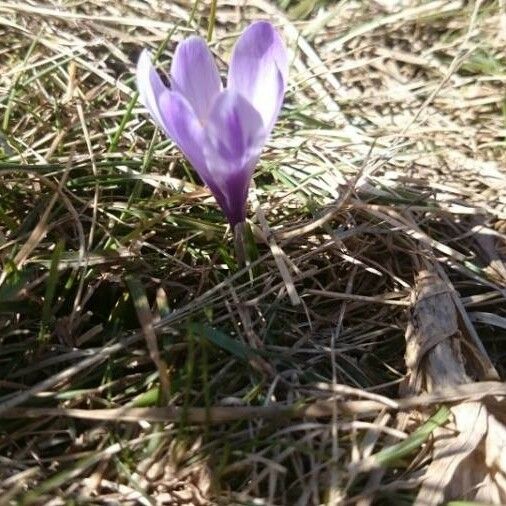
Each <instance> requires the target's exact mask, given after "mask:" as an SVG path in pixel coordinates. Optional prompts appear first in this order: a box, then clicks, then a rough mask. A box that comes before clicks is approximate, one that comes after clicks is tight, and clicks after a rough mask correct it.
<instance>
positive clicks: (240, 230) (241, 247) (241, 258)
mask: <svg viewBox="0 0 506 506" xmlns="http://www.w3.org/2000/svg"><path fill="white" fill-rule="evenodd" d="M245 225H246V224H245V222H244V221H241V222H240V223H236V224H235V225H234V247H235V256H236V260H237V266H238V267H239V269H242V268H243V267H246V245H245V242H244V241H245V237H244V227H245Z"/></svg>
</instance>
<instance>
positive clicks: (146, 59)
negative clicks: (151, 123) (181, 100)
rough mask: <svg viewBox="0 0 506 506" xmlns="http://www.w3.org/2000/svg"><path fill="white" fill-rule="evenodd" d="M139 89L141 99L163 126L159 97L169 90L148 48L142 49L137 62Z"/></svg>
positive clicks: (159, 124) (160, 125)
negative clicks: (154, 64) (152, 60)
mask: <svg viewBox="0 0 506 506" xmlns="http://www.w3.org/2000/svg"><path fill="white" fill-rule="evenodd" d="M136 80H137V89H138V90H139V100H140V102H141V103H142V105H143V106H144V107H146V109H147V110H148V111H149V112H150V114H151V116H152V117H153V119H154V120H155V121H156V123H157V124H158V126H159V127H163V118H162V114H161V112H160V110H159V108H158V98H159V97H160V95H161V94H162V93H163V92H164V91H167V87H166V86H165V84H163V81H162V80H161V78H160V76H159V75H158V72H157V71H156V69H155V67H154V66H153V64H152V63H151V55H150V54H149V51H147V50H146V49H145V50H144V51H142V53H141V55H140V56H139V60H138V62H137V72H136Z"/></svg>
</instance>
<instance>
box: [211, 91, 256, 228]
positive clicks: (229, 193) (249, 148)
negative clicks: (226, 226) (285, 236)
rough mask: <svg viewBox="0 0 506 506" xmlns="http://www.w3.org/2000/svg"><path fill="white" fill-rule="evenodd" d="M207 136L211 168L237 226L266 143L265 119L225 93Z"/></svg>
mask: <svg viewBox="0 0 506 506" xmlns="http://www.w3.org/2000/svg"><path fill="white" fill-rule="evenodd" d="M205 134H206V142H205V144H204V154H205V158H206V164H207V168H208V171H209V174H210V176H211V177H212V179H213V181H214V182H215V183H216V185H217V186H218V188H219V189H220V190H221V192H222V194H223V195H224V197H225V203H224V204H222V207H223V208H224V212H225V214H226V215H227V218H228V220H229V221H230V224H231V225H235V224H236V223H239V222H241V221H244V219H245V213H246V199H247V196H248V187H249V184H250V181H251V176H252V174H253V170H254V168H255V165H256V163H257V161H258V158H259V156H260V152H261V150H262V147H263V144H264V142H265V130H264V126H263V123H262V118H261V117H260V114H259V113H258V112H257V111H256V109H255V108H254V107H253V106H252V105H251V104H250V103H249V102H248V101H247V100H246V99H245V98H244V97H242V96H241V95H240V94H239V93H237V92H235V91H231V90H225V91H223V92H222V93H220V95H219V96H218V97H217V99H216V101H215V104H214V107H213V109H212V111H211V113H210V115H209V118H208V122H207V124H206V127H205Z"/></svg>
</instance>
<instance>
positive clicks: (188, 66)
mask: <svg viewBox="0 0 506 506" xmlns="http://www.w3.org/2000/svg"><path fill="white" fill-rule="evenodd" d="M170 84H171V88H172V90H173V91H176V92H178V93H180V94H181V95H183V96H184V97H185V98H186V100H188V102H189V103H190V105H191V106H192V107H193V110H194V111H195V113H196V114H197V117H198V118H199V120H200V121H201V122H202V123H203V122H205V121H206V119H207V116H208V115H209V112H210V110H211V108H212V106H213V103H214V100H215V98H216V97H217V95H218V94H219V93H220V91H221V88H222V85H221V80H220V75H219V73H218V68H217V67H216V63H215V61H214V58H213V55H212V54H211V51H209V48H208V47H207V44H206V42H205V41H204V39H202V38H201V37H196V36H193V37H189V38H188V39H186V40H184V41H182V42H180V43H179V44H178V46H177V48H176V51H175V53H174V58H173V60H172V65H171V68H170Z"/></svg>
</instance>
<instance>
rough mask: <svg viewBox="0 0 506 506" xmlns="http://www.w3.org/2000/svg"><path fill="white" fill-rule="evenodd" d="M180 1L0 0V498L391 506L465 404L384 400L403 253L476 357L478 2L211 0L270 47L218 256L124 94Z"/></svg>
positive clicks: (498, 277)
mask: <svg viewBox="0 0 506 506" xmlns="http://www.w3.org/2000/svg"><path fill="white" fill-rule="evenodd" d="M208 4H209V2H204V1H201V2H198V3H197V4H196V9H195V11H194V13H193V14H194V15H192V12H193V11H192V7H193V4H192V3H190V2H185V1H183V0H180V1H178V2H162V1H156V0H152V1H140V0H132V1H126V0H125V1H122V2H117V3H114V2H108V3H106V2H104V3H102V2H94V1H92V0H89V1H84V0H83V1H79V2H70V3H69V2H67V3H60V2H56V1H54V2H52V3H42V2H37V1H31V2H15V1H11V2H0V37H1V40H2V44H1V46H0V111H1V117H2V118H3V119H2V130H1V132H0V155H1V158H0V174H1V178H2V179H1V184H0V259H1V262H2V274H1V277H0V282H1V285H0V363H1V366H2V367H1V368H2V372H1V373H0V391H1V397H0V417H1V421H0V490H1V499H0V504H10V503H12V504H18V503H19V504H51V505H56V504H146V505H149V504H266V505H267V504H268V505H285V504H286V505H301V506H302V505H306V504H308V505H312V504H315V505H316V504H322V503H327V504H359V505H361V506H365V505H366V504H371V503H374V504H396V505H397V504H399V505H400V504H411V503H412V502H413V500H414V497H415V496H416V491H417V489H418V487H419V486H420V483H421V477H422V476H423V472H424V470H425V469H426V468H427V465H428V463H429V462H430V448H431V445H430V441H431V434H432V433H433V431H434V429H435V428H436V427H437V426H438V425H441V424H443V423H445V422H446V420H447V419H448V416H449V412H448V410H446V408H445V407H444V401H445V400H448V402H449V401H455V400H460V399H466V398H469V397H472V396H473V394H472V393H471V392H467V393H464V394H462V395H461V396H460V397H458V396H457V397H455V395H454V396H453V397H451V396H450V395H448V396H446V394H444V395H443V394H440V395H439V396H434V397H432V398H430V399H428V398H427V397H425V398H424V397H423V396H420V397H419V398H417V397H411V398H410V399H399V398H400V397H402V393H403V391H402V389H401V390H399V386H400V385H402V384H403V383H405V381H404V380H405V377H406V370H407V369H406V364H405V360H404V351H405V338H404V334H405V329H406V326H407V323H408V320H409V318H410V311H409V308H410V305H411V293H412V290H413V287H414V284H415V279H416V277H417V276H418V274H419V272H420V271H421V270H423V269H426V268H430V269H431V270H433V271H435V272H437V273H438V275H439V276H440V277H441V278H442V279H444V280H445V283H446V286H447V288H448V290H450V291H451V293H453V294H454V297H455V301H456V303H457V305H460V309H459V310H460V313H459V318H460V320H461V321H460V327H461V329H462V332H463V334H464V335H465V338H466V339H467V342H468V344H469V346H473V347H475V348H476V349H479V348H480V346H483V350H482V352H481V353H482V358H483V357H485V358H484V359H483V360H484V367H483V373H482V374H481V376H478V377H474V378H472V379H473V380H484V379H497V378H496V377H494V375H495V374H496V372H498V373H499V376H501V377H503V376H504V372H505V371H504V366H503V365H502V364H503V358H504V353H505V344H504V342H505V339H504V337H505V328H506V305H505V302H504V301H505V296H506V291H505V288H504V287H505V285H506V267H505V264H504V259H505V257H506V241H505V238H506V235H505V234H506V170H505V168H504V167H505V162H506V150H505V146H506V105H505V104H506V101H505V100H506V97H505V93H504V89H505V81H506V58H505V56H504V45H505V43H506V8H505V5H504V2H503V1H499V2H478V3H473V2H469V3H467V2H460V1H443V0H441V1H440V0H435V1H430V2H428V3H425V2H411V1H405V2H395V1H387V0H381V1H380V0H377V1H373V2H339V3H334V2H331V1H325V0H320V1H317V0H309V1H308V0H301V1H294V0H291V1H290V0H283V1H280V2H279V3H278V5H275V4H274V2H267V1H266V0H255V1H252V2H248V6H245V5H243V3H242V2H232V1H230V2H226V1H220V2H219V3H218V10H217V17H216V26H215V33H214V37H213V44H212V47H213V51H214V53H215V54H216V55H217V57H218V58H219V59H220V60H221V63H222V65H221V68H222V69H223V70H224V69H225V62H227V61H228V57H229V54H230V48H231V46H232V44H233V42H234V40H235V38H236V36H237V34H238V33H239V32H240V30H241V29H242V27H243V26H244V25H245V24H246V23H247V22H248V21H250V20H253V19H258V18H269V19H271V20H273V21H274V22H276V23H277V24H278V25H279V26H280V29H281V30H282V32H283V35H284V37H285V39H286V41H287V44H288V45H289V47H290V48H291V50H292V56H293V58H292V63H291V70H290V83H289V92H288V94H287V99H286V103H285V107H284V109H283V112H282V116H281V119H280V121H279V122H278V125H277V127H276V129H275V132H274V136H273V139H272V140H271V142H270V144H269V146H268V148H267V149H266V150H265V152H264V155H263V157H262V161H261V163H260V165H259V167H258V169H257V172H256V176H255V188H254V189H253V190H252V195H251V199H250V201H251V203H252V205H251V207H250V210H249V213H248V215H249V217H250V218H251V230H252V234H251V236H250V237H249V240H248V247H249V256H250V258H251V259H252V260H253V262H252V265H251V267H250V268H249V269H244V270H242V271H241V270H238V267H237V264H236V261H235V259H234V253H233V251H234V249H233V238H232V236H231V234H230V233H229V231H228V230H227V228H226V224H225V220H224V218H223V216H222V215H221V213H220V212H219V210H218V209H217V207H216V205H215V203H214V201H213V199H212V198H210V196H209V194H208V193H207V192H206V190H205V189H203V188H202V186H201V185H200V182H199V181H198V179H197V178H196V176H195V175H194V173H193V171H192V170H191V168H190V167H189V166H188V165H187V163H186V162H185V161H184V159H183V158H182V157H181V155H180V153H179V152H178V151H177V149H175V148H174V146H173V144H172V143H171V142H169V141H167V140H166V139H164V138H162V137H161V135H160V133H159V132H158V131H156V129H155V128H154V126H153V124H152V123H151V122H150V121H149V119H148V118H147V116H146V115H145V114H144V113H143V111H142V109H141V108H140V106H139V105H138V104H137V102H136V94H135V92H134V89H133V79H132V71H133V67H134V62H135V60H136V57H137V55H138V54H139V52H140V50H141V49H142V48H143V47H147V46H149V47H151V48H153V49H159V50H160V54H161V58H160V60H161V62H162V63H165V64H166V63H167V62H168V61H169V60H170V56H171V53H172V50H173V49H174V47H175V44H176V41H178V40H180V39H181V38H183V37H185V36H186V35H188V34H189V33H193V32H195V31H198V32H199V33H201V34H205V33H206V31H207V29H208V26H207V23H208V15H209V5H208ZM239 4H240V5H239ZM487 354H488V356H489V357H490V360H491V362H487V358H486V357H487ZM494 367H495V369H494ZM494 385H495V387H494V388H495V389H496V390H494V394H495V395H496V396H497V399H498V402H499V401H501V402H504V390H501V388H499V387H498V386H497V382H496V383H494ZM480 392H482V390H480ZM487 392H489V393H488V394H487V395H490V390H488V391H487ZM480 395H484V394H483V392H482V393H481V394H480ZM478 397H479V396H478ZM473 398H475V399H476V395H475V396H474V397H473ZM417 399H418V400H417ZM406 401H408V402H406ZM438 405H442V406H443V407H438ZM157 406H158V407H157ZM415 408H416V410H415ZM430 416H432V418H431V419H429V420H428V421H427V418H428V417H430ZM416 429H418V430H416ZM403 441H404V442H405V444H404V445H397V443H399V442H403ZM376 454H377V455H379V458H378V459H377V460H374V456H375V455H376ZM371 456H373V462H375V464H374V465H371ZM366 463H367V465H365V464H366Z"/></svg>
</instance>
